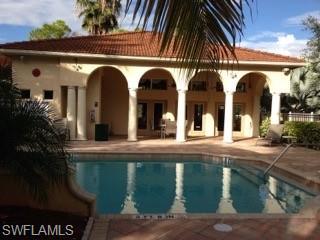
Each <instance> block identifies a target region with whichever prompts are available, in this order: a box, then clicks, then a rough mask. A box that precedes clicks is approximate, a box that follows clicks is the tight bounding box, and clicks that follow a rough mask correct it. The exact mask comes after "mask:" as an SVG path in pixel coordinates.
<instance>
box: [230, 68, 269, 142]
mask: <svg viewBox="0 0 320 240" xmlns="http://www.w3.org/2000/svg"><path fill="white" fill-rule="evenodd" d="M269 84H270V79H269V78H268V77H267V76H266V75H265V74H263V73H260V72H250V73H248V74H246V75H244V76H243V77H241V78H240V79H239V81H238V83H237V87H236V91H235V94H234V103H233V134H234V136H237V135H240V136H245V137H257V136H259V126H260V112H261V111H260V110H261V106H260V100H261V96H262V93H263V89H264V88H265V87H267V86H269Z"/></svg>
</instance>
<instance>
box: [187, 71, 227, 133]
mask: <svg viewBox="0 0 320 240" xmlns="http://www.w3.org/2000/svg"><path fill="white" fill-rule="evenodd" d="M221 84H222V82H221V80H220V76H219V75H218V74H217V73H214V72H211V71H201V72H199V73H197V74H196V75H195V76H194V77H193V78H191V79H190V81H189V83H188V92H187V96H186V122H187V124H186V125H187V127H186V128H187V135H188V136H207V137H209V136H215V127H216V121H215V111H216V110H215V109H216V104H217V102H219V101H221V102H223V101H224V96H223V91H222V92H220V91H219V89H220V88H219V86H220V85H221Z"/></svg>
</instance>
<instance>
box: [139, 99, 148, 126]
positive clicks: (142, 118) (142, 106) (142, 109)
mask: <svg viewBox="0 0 320 240" xmlns="http://www.w3.org/2000/svg"><path fill="white" fill-rule="evenodd" d="M147 109H148V105H147V103H138V128H139V129H147V116H148V114H147Z"/></svg>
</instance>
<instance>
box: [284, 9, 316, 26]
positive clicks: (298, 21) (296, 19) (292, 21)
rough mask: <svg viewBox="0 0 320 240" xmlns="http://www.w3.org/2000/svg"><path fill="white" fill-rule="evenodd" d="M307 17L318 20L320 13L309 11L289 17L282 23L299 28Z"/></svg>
mask: <svg viewBox="0 0 320 240" xmlns="http://www.w3.org/2000/svg"><path fill="white" fill-rule="evenodd" d="M309 16H313V17H316V18H318V19H320V11H319V10H317V11H310V12H305V13H303V14H300V15H297V16H293V17H290V18H288V19H286V20H285V21H284V24H285V25H287V26H299V25H302V21H303V20H304V19H306V18H307V17H309Z"/></svg>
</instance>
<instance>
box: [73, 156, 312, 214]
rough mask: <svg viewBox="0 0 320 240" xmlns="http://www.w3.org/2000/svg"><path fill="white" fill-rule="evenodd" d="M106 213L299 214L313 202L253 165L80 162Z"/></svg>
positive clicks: (83, 179)
mask: <svg viewBox="0 0 320 240" xmlns="http://www.w3.org/2000/svg"><path fill="white" fill-rule="evenodd" d="M76 168H77V175H76V178H77V181H78V183H79V184H80V185H81V186H82V187H83V188H84V189H86V190H87V191H88V192H91V193H94V194H96V195H97V210H98V212H99V213H102V214H106V213H107V214H108V213H112V214H115V213H116V214H118V213H120V214H138V213H139V214H141V213H296V212H298V211H299V210H300V209H301V208H302V207H303V206H304V204H305V202H306V201H307V200H308V199H310V198H312V197H313V195H312V194H309V193H307V192H305V191H303V190H301V189H299V188H296V187H294V186H292V185H290V184H288V183H286V182H284V181H281V180H279V179H276V178H275V177H272V176H269V177H268V178H267V181H266V182H264V181H263V179H261V178H260V177H259V176H261V175H259V171H258V170H256V169H254V168H251V167H245V168H244V167H241V166H232V165H228V166H226V165H221V164H215V163H202V162H119V161H117V162H115V161H99V162H92V161H90V162H89V161H87V162H76Z"/></svg>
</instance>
